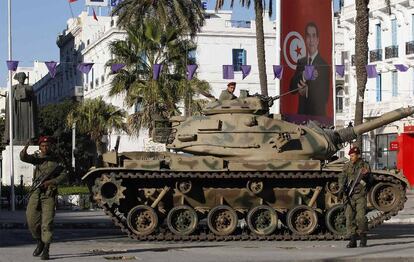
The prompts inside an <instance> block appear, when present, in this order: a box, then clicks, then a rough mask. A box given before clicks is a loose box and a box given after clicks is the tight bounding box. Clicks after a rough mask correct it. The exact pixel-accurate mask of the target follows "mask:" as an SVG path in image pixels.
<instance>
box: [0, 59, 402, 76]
mask: <svg viewBox="0 0 414 262" xmlns="http://www.w3.org/2000/svg"><path fill="white" fill-rule="evenodd" d="M44 63H45V65H46V67H47V69H48V71H49V74H50V76H51V77H52V78H55V76H56V71H57V64H58V63H57V62H55V61H47V62H44ZM6 64H7V69H8V70H9V71H12V72H14V71H16V70H17V67H18V65H19V61H16V60H7V61H6ZM93 65H94V63H79V64H78V65H77V67H76V68H77V69H78V70H79V71H80V72H82V73H84V74H88V73H89V72H90V71H91V69H92V67H93ZM125 66H126V65H125V64H122V63H114V64H111V65H110V67H111V72H112V73H113V74H116V73H118V72H119V71H120V70H121V69H123V68H124V67H125ZM394 67H395V69H396V70H397V71H399V72H406V71H407V70H408V69H409V67H408V66H406V65H403V64H394ZM162 68H163V65H162V64H154V65H153V72H152V78H153V79H154V80H158V79H159V77H160V75H161V72H162ZM197 68H198V66H197V65H187V67H186V78H187V80H191V79H193V77H194V74H195V72H196V71H197ZM240 69H241V72H242V79H245V78H246V77H247V76H248V75H249V74H250V72H251V70H252V66H251V65H242V66H241V68H240ZM283 69H284V68H283V66H282V65H273V75H274V78H273V79H276V78H277V79H282V77H283ZM315 70H316V68H315V66H313V65H306V66H305V70H304V77H305V79H306V80H315V74H314V71H315ZM365 70H366V72H367V77H368V78H376V77H377V76H378V72H377V68H376V65H366V66H365ZM335 72H336V74H337V75H339V76H341V77H344V75H345V66H344V65H335ZM223 79H234V66H233V65H223Z"/></svg>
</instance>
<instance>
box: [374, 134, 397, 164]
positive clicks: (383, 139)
mask: <svg viewBox="0 0 414 262" xmlns="http://www.w3.org/2000/svg"><path fill="white" fill-rule="evenodd" d="M396 139H397V134H396V133H395V134H394V133H393V134H384V135H377V136H376V141H375V144H376V148H377V161H376V168H378V169H392V168H396V163H397V151H390V150H389V148H388V147H389V144H390V143H391V141H394V140H396Z"/></svg>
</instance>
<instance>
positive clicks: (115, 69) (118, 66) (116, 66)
mask: <svg viewBox="0 0 414 262" xmlns="http://www.w3.org/2000/svg"><path fill="white" fill-rule="evenodd" d="M124 67H125V64H112V65H111V72H112V74H115V73H118V72H119V70H121V69H122V68H124Z"/></svg>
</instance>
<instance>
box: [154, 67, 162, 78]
mask: <svg viewBox="0 0 414 262" xmlns="http://www.w3.org/2000/svg"><path fill="white" fill-rule="evenodd" d="M161 70H162V64H154V68H153V69H152V79H154V80H158V78H159V77H160V74H161Z"/></svg>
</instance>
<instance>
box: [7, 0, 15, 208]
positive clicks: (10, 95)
mask: <svg viewBox="0 0 414 262" xmlns="http://www.w3.org/2000/svg"><path fill="white" fill-rule="evenodd" d="M8 45H9V57H8V58H9V61H11V60H12V37H11V0H8ZM8 85H9V88H8V89H9V141H10V142H9V150H10V151H9V157H10V199H11V203H10V204H11V210H12V211H15V199H14V195H15V194H14V163H13V107H12V102H13V98H12V71H11V70H9V81H8Z"/></svg>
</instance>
